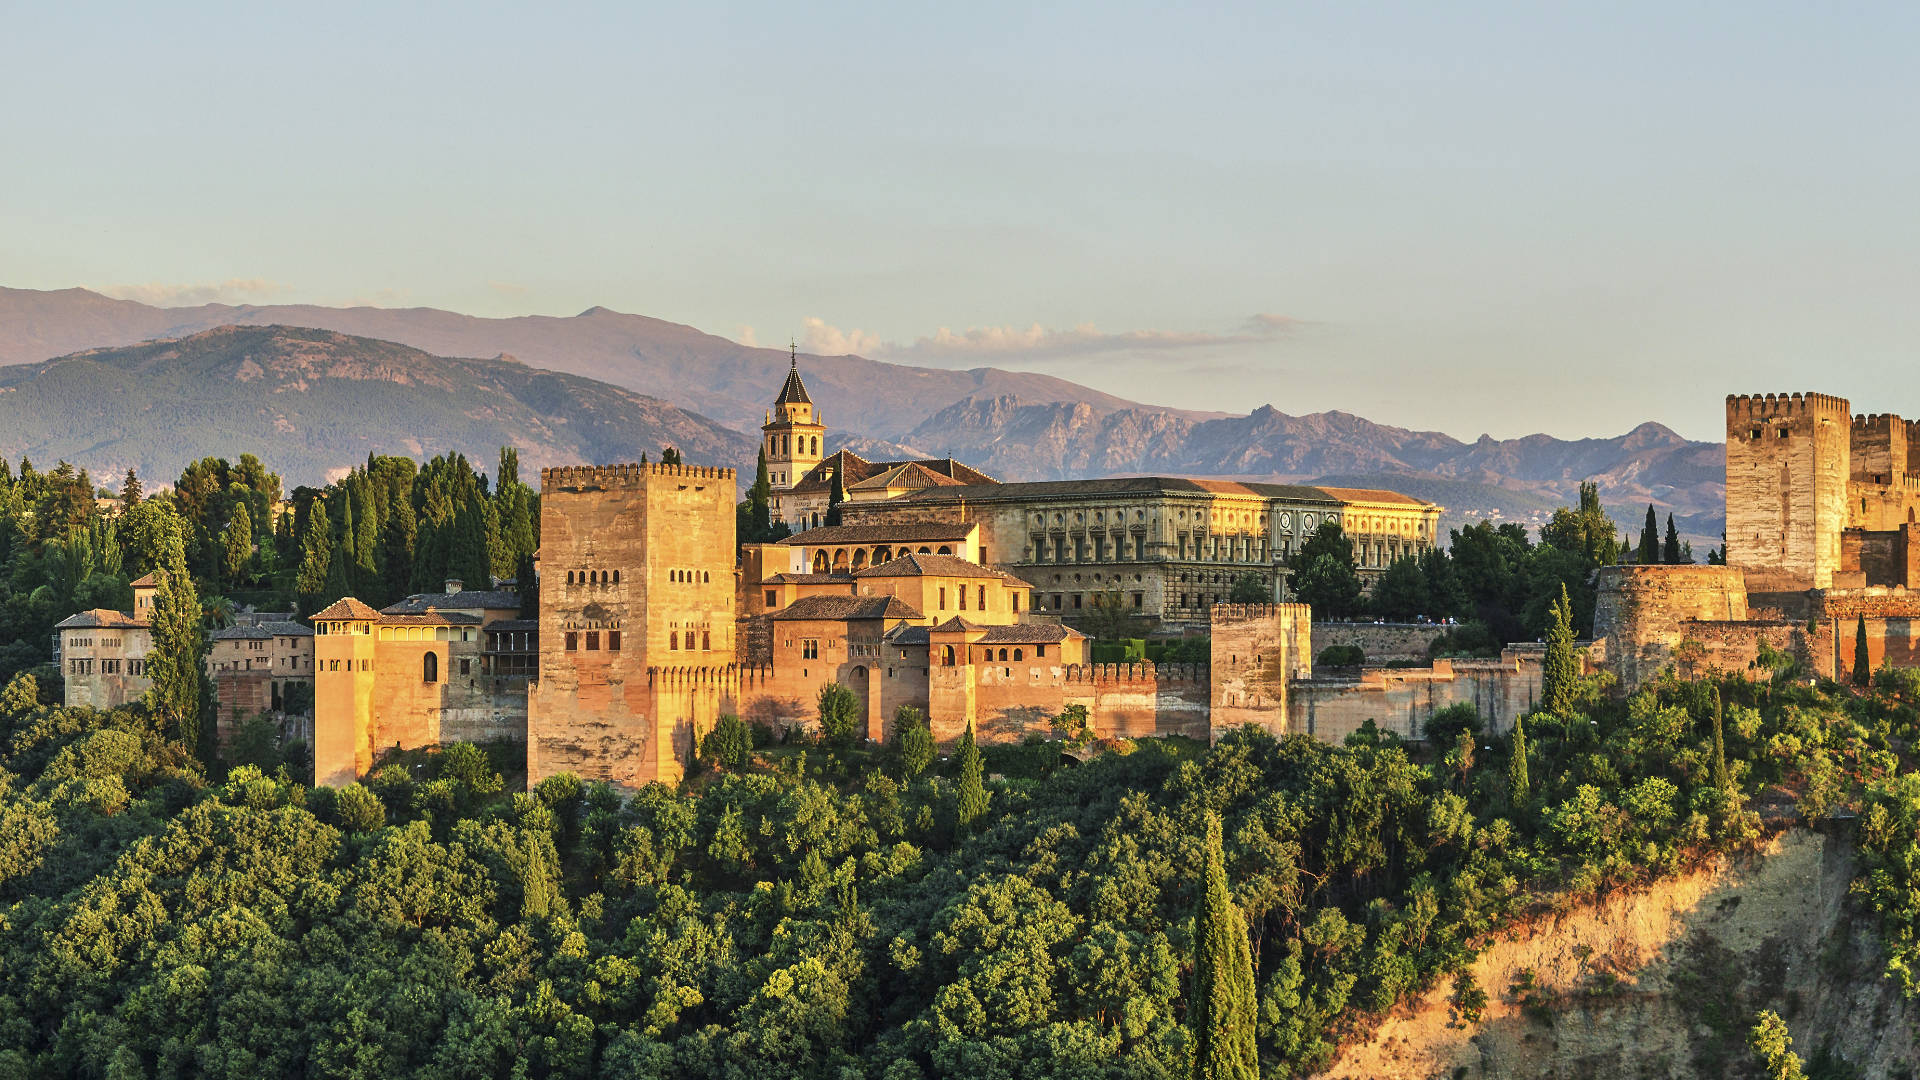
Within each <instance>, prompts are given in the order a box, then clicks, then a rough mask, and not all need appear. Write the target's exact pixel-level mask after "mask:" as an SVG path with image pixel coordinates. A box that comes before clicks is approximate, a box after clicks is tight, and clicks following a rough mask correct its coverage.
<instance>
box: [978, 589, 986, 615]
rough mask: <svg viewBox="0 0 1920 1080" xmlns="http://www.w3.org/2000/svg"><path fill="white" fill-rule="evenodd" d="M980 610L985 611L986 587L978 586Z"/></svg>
mask: <svg viewBox="0 0 1920 1080" xmlns="http://www.w3.org/2000/svg"><path fill="white" fill-rule="evenodd" d="M980 610H981V611H985V610H987V587H986V586H985V585H982V586H980Z"/></svg>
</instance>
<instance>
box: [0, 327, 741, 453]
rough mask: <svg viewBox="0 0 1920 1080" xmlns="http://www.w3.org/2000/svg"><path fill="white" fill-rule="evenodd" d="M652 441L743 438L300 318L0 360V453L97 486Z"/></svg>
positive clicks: (646, 445) (722, 444)
mask: <svg viewBox="0 0 1920 1080" xmlns="http://www.w3.org/2000/svg"><path fill="white" fill-rule="evenodd" d="M667 445H672V446H676V447H678V448H680V449H681V451H682V453H684V454H685V455H686V456H687V457H688V458H689V459H690V460H695V461H723V462H727V463H729V464H731V463H735V462H738V461H740V460H741V459H742V458H743V457H749V458H750V456H751V455H752V454H753V452H754V447H755V445H756V443H755V441H754V440H752V439H749V438H747V437H746V436H744V435H741V434H740V433H738V432H736V431H733V430H731V429H729V428H727V427H725V426H723V425H721V424H719V423H716V422H714V421H713V420H710V419H708V418H706V417H703V416H699V415H697V414H694V413H690V412H687V411H686V410H684V409H680V408H678V407H676V406H674V405H671V404H668V403H667V402H664V401H660V400H658V399H656V398H649V397H645V396H642V395H640V394H635V393H632V392H631V391H627V390H622V389H620V388H618V387H612V386H608V385H606V384H604V383H597V382H594V381H592V380H590V379H582V378H579V377H578V376H573V375H563V374H558V373H555V372H550V371H541V370H538V369H536V368H530V367H528V366H526V365H525V364H521V363H518V362H516V361H512V360H500V359H494V360H470V359H458V358H452V357H444V356H432V355H430V354H428V353H424V352H421V351H420V350H418V349H412V348H408V347H406V346H404V345H396V344H394V343H392V342H387V341H376V340H373V339H370V338H358V337H353V336H350V335H347V334H340V333H335V332H333V331H329V330H316V329H312V328H309V327H286V326H266V327H251V326H223V327H216V328H214V329H211V330H206V331H202V332H201V333H198V334H194V335H192V336H189V337H185V338H180V339H176V340H169V341H160V342H153V343H149V344H144V345H132V346H124V347H120V348H110V349H95V350H91V351H88V352H82V353H75V354H72V355H70V356H64V357H60V358H57V359H54V360H48V361H44V362H41V363H37V364H24V365H17V366H13V367H7V368H0V454H4V455H5V456H6V457H8V458H10V459H15V460H17V459H18V458H19V457H20V456H21V455H23V454H24V455H28V456H31V457H32V458H34V459H35V460H36V461H37V462H39V463H41V464H43V465H50V464H51V463H52V462H53V461H54V460H56V459H65V460H68V461H72V462H74V463H75V464H78V465H82V466H84V467H86V468H87V469H89V470H91V471H92V472H93V473H94V474H95V477H96V479H98V480H101V481H112V480H114V479H116V478H117V477H118V476H119V475H120V474H122V473H123V472H124V471H125V470H126V469H128V468H133V469H135V470H137V471H138V472H139V473H140V475H141V476H143V477H147V478H148V479H149V481H150V482H151V481H155V480H163V481H164V480H171V479H172V478H173V477H174V476H176V475H178V473H179V471H180V469H181V468H182V467H183V466H184V465H185V464H186V463H188V462H190V461H193V460H195V459H198V458H200V457H203V456H208V455H213V456H219V457H226V458H229V459H233V458H237V457H238V456H239V455H240V454H242V453H246V452H253V453H257V454H259V455H260V457H261V459H262V460H263V461H265V462H266V463H267V465H268V467H270V468H272V469H274V470H276V471H278V472H279V473H281V475H282V476H283V477H284V478H285V479H286V481H287V482H288V483H289V484H301V483H309V484H310V483H318V482H320V481H322V480H324V479H326V478H328V477H329V476H332V475H337V474H338V473H339V472H342V471H344V470H345V469H346V468H347V467H349V466H351V465H353V464H355V463H357V462H362V461H365V460H366V457H367V455H368V454H369V453H375V454H404V455H407V456H409V457H415V458H426V457H431V456H433V455H436V454H442V453H450V452H460V453H464V454H466V455H467V457H468V458H469V459H471V460H473V461H474V462H475V464H476V465H477V466H478V467H480V468H482V469H484V470H487V471H491V464H492V462H493V461H494V458H495V455H496V454H497V453H498V451H499V448H500V447H502V446H514V447H518V448H519V450H520V458H521V461H522V463H523V466H524V467H525V468H527V469H529V470H531V469H537V468H541V467H544V466H549V465H561V464H573V463H576V462H581V461H636V460H638V459H639V457H640V455H641V454H642V453H648V454H651V455H653V457H654V458H655V459H656V460H657V458H658V456H659V451H660V448H661V447H663V446H667Z"/></svg>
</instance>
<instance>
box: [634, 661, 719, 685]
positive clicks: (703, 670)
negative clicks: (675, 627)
mask: <svg viewBox="0 0 1920 1080" xmlns="http://www.w3.org/2000/svg"><path fill="white" fill-rule="evenodd" d="M647 684H648V685H649V686H718V687H721V688H723V689H726V688H733V687H737V686H739V685H740V669H739V668H738V667H736V666H735V665H733V664H703V665H689V666H663V667H650V668H648V669H647Z"/></svg>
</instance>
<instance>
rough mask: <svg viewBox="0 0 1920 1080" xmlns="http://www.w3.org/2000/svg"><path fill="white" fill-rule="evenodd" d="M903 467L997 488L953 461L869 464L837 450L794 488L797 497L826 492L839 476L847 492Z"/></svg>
mask: <svg viewBox="0 0 1920 1080" xmlns="http://www.w3.org/2000/svg"><path fill="white" fill-rule="evenodd" d="M905 465H918V466H920V467H921V468H924V469H926V470H927V471H928V472H929V473H931V474H933V475H934V476H939V477H945V478H947V479H949V480H951V481H954V482H957V483H960V484H970V485H997V484H998V483H999V481H997V480H995V479H994V478H993V477H991V476H988V475H987V474H986V473H983V472H981V471H980V470H978V469H975V468H973V467H972V466H969V465H962V464H961V463H959V462H957V461H955V460H953V459H952V458H921V459H920V460H918V461H868V460H867V459H866V458H863V457H861V456H860V455H859V454H856V453H854V452H853V451H851V450H836V451H834V452H833V453H831V454H828V455H827V457H826V459H825V460H823V461H821V462H820V464H818V465H815V466H814V467H813V468H812V469H810V470H808V471H807V475H805V476H803V477H801V478H800V482H799V483H797V484H795V485H793V490H794V491H795V492H796V493H801V494H805V493H810V492H827V491H831V490H832V489H833V474H834V473H835V472H838V473H840V474H841V475H840V482H841V483H843V484H846V485H847V486H848V487H849V488H852V487H853V486H855V485H857V484H859V483H860V482H861V481H863V480H870V479H872V478H874V477H876V476H879V475H880V474H881V473H885V472H892V471H894V470H897V469H899V468H901V467H902V466H905Z"/></svg>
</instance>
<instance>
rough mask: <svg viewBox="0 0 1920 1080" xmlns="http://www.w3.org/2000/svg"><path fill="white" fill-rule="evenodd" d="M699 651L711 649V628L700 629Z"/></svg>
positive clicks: (710, 650)
mask: <svg viewBox="0 0 1920 1080" xmlns="http://www.w3.org/2000/svg"><path fill="white" fill-rule="evenodd" d="M700 651H701V652H712V651H713V631H711V630H702V631H700Z"/></svg>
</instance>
